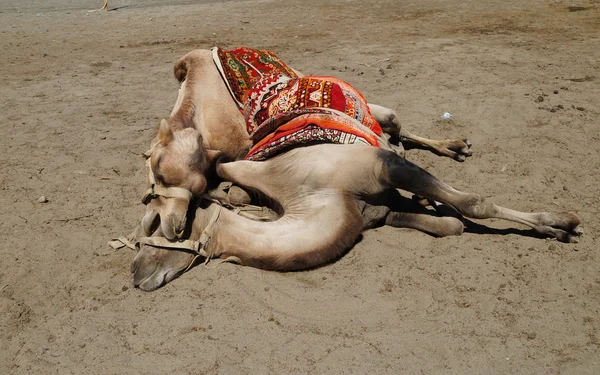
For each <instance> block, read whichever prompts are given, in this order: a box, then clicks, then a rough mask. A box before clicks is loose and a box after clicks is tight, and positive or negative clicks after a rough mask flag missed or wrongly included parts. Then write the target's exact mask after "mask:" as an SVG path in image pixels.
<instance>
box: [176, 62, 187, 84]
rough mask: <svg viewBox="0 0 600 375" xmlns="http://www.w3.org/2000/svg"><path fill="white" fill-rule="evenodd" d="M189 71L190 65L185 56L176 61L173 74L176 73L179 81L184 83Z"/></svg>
mask: <svg viewBox="0 0 600 375" xmlns="http://www.w3.org/2000/svg"><path fill="white" fill-rule="evenodd" d="M187 73H188V65H187V61H186V59H185V58H183V59H181V60H179V61H177V62H176V63H175V67H174V68H173V74H174V75H175V78H177V81H179V83H182V82H183V81H185V77H186V76H187Z"/></svg>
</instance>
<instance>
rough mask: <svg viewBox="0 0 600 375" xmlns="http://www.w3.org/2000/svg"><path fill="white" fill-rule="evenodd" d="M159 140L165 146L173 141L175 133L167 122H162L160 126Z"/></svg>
mask: <svg viewBox="0 0 600 375" xmlns="http://www.w3.org/2000/svg"><path fill="white" fill-rule="evenodd" d="M158 139H159V140H160V143H161V144H162V145H163V146H166V145H168V144H169V142H171V140H172V139H173V131H172V130H171V127H170V126H169V123H168V122H167V120H165V119H162V120H160V126H159V128H158Z"/></svg>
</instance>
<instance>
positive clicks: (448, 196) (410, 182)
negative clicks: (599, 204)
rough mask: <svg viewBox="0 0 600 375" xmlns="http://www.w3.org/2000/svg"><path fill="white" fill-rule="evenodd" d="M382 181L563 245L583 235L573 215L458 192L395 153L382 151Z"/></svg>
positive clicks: (463, 212) (578, 222)
mask: <svg viewBox="0 0 600 375" xmlns="http://www.w3.org/2000/svg"><path fill="white" fill-rule="evenodd" d="M380 158H381V160H382V162H383V167H382V178H383V180H384V181H385V183H387V184H389V185H390V186H391V187H396V188H400V189H403V190H407V191H410V192H412V193H414V194H418V195H421V196H424V197H426V198H429V199H433V200H436V201H439V202H442V203H444V204H447V205H449V206H451V207H453V208H454V209H455V210H457V211H458V212H459V213H461V214H462V215H463V216H466V217H470V218H473V219H490V218H498V219H505V220H509V221H514V222H518V223H522V224H525V225H527V226H529V227H531V228H533V229H534V230H535V231H536V232H538V233H540V234H542V235H546V236H550V237H554V238H556V239H558V240H559V241H561V242H577V241H578V238H579V236H580V235H581V234H582V233H583V231H582V229H581V227H580V223H581V221H580V219H579V217H577V215H576V214H574V213H572V212H563V213H549V212H536V213H527V212H520V211H516V210H511V209H509V208H505V207H501V206H498V205H495V204H494V203H492V202H490V201H488V200H486V199H485V198H483V197H481V196H479V195H477V194H473V193H465V192H461V191H458V190H456V189H454V188H452V187H451V186H449V185H447V184H446V183H444V182H442V181H441V180H439V179H437V178H436V177H434V176H433V175H431V174H430V173H428V172H427V171H425V170H424V169H422V168H420V167H418V166H417V165H415V164H413V163H411V162H409V161H407V160H406V159H403V158H401V157H399V156H397V155H395V154H394V153H392V152H389V151H380Z"/></svg>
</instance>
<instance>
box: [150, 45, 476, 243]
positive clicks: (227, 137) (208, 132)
mask: <svg viewBox="0 0 600 375" xmlns="http://www.w3.org/2000/svg"><path fill="white" fill-rule="evenodd" d="M215 51H218V50H217V49H213V50H212V51H211V50H194V51H192V52H190V53H188V54H187V55H185V56H184V57H182V58H181V59H180V60H179V61H178V62H177V63H176V64H175V68H174V74H175V77H176V78H177V80H178V81H179V82H180V84H181V87H180V89H179V95H178V97H177V100H176V103H175V106H174V108H173V111H172V112H171V115H170V117H169V119H168V120H164V119H163V120H162V121H161V123H160V126H159V129H158V132H157V135H156V137H155V139H154V140H153V141H152V145H151V150H150V151H151V152H150V159H149V160H150V178H152V180H153V181H152V184H151V185H152V187H151V188H150V189H149V190H148V191H147V193H146V195H145V197H144V198H143V201H144V203H148V202H149V201H150V200H151V199H159V200H160V204H156V203H155V204H154V205H153V207H152V208H149V209H148V210H147V213H146V215H145V216H144V218H143V220H142V226H143V229H144V232H145V233H146V235H150V234H151V233H152V232H151V230H150V228H151V224H152V223H154V222H156V220H158V219H159V218H160V224H161V229H162V233H163V235H164V236H165V237H166V238H168V239H170V240H174V239H177V238H180V237H181V236H182V235H183V232H184V230H185V227H186V213H187V211H188V205H189V202H190V200H191V199H192V198H193V197H199V196H201V195H202V194H204V193H205V192H206V191H207V187H208V181H207V173H208V171H209V169H210V167H211V165H212V164H213V162H214V161H215V160H216V158H218V157H226V158H228V159H230V160H237V159H239V158H241V157H243V156H244V155H245V154H246V152H247V151H248V149H249V148H250V146H251V145H252V141H251V139H250V137H249V134H248V132H247V129H246V126H245V122H244V116H243V115H242V113H241V112H240V103H237V104H236V100H235V98H233V99H234V100H232V93H231V91H230V87H229V85H228V83H227V82H226V80H224V78H223V77H222V75H221V74H222V73H221V72H220V71H219V69H218V68H217V65H216V64H217V61H218V59H217V58H216V57H215ZM281 69H283V70H286V72H287V73H289V74H295V75H297V76H298V77H303V76H304V75H303V74H302V73H301V72H299V71H297V70H295V69H293V68H288V67H287V66H284V67H282V68H281ZM368 106H369V110H370V112H371V114H372V115H373V117H374V118H375V119H376V121H377V122H378V123H379V124H380V125H381V128H382V130H383V132H385V134H387V137H389V138H390V139H389V140H390V141H391V142H392V143H394V144H395V146H392V145H389V146H386V147H387V148H389V149H394V150H395V151H396V152H398V153H399V154H401V155H403V152H404V149H412V148H420V149H426V150H430V151H432V152H434V153H435V154H437V155H440V156H446V157H450V158H453V159H454V160H457V161H464V160H465V159H466V158H467V157H469V156H471V155H472V151H471V146H472V145H471V142H470V141H469V140H468V139H462V138H461V139H445V140H431V139H427V138H423V137H419V136H417V135H414V134H412V133H411V132H409V131H408V130H407V129H405V128H403V127H402V126H401V124H400V121H399V118H398V115H397V114H396V112H395V111H393V110H391V109H388V108H385V107H383V106H379V105H375V104H368ZM387 137H386V138H387ZM381 143H382V144H386V145H387V144H388V141H387V139H381Z"/></svg>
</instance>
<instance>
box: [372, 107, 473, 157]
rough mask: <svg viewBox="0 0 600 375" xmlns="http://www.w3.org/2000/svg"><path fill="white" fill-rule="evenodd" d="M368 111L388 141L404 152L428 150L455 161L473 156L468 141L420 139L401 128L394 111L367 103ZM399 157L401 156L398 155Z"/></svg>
mask: <svg viewBox="0 0 600 375" xmlns="http://www.w3.org/2000/svg"><path fill="white" fill-rule="evenodd" d="M369 109H370V110H371V114H372V115H373V117H375V120H377V122H378V123H379V125H381V129H382V130H383V131H384V133H386V134H389V135H390V137H391V139H390V141H391V142H392V143H399V144H401V145H402V147H403V148H404V149H405V150H410V149H413V148H418V149H423V150H429V151H431V152H433V153H434V154H436V155H439V156H446V157H449V158H451V159H454V160H456V161H465V160H466V158H467V157H469V156H471V155H472V154H473V152H472V151H471V146H472V144H471V142H470V141H469V140H468V139H443V140H435V139H428V138H424V137H420V136H418V135H415V134H412V133H411V132H410V131H408V130H406V129H403V128H402V125H401V124H400V120H399V119H398V115H397V114H396V112H395V111H393V110H391V109H389V108H385V107H382V106H380V105H377V104H371V103H369ZM400 156H403V155H402V154H400Z"/></svg>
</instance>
